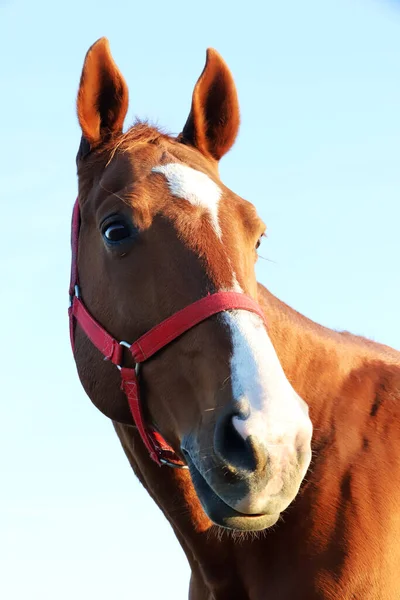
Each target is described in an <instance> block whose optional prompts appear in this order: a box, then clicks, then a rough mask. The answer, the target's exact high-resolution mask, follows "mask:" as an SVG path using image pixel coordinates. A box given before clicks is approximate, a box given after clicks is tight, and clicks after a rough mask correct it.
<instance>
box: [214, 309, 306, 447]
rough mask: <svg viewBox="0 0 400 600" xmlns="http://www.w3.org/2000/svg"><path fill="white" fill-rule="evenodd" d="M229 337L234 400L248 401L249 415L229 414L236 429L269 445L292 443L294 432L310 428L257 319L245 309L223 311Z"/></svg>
mask: <svg viewBox="0 0 400 600" xmlns="http://www.w3.org/2000/svg"><path fill="white" fill-rule="evenodd" d="M223 319H224V321H225V323H226V324H227V325H228V327H229V329H230V332H231V339H232V347H233V352H232V357H231V378H232V379H231V381H232V392H233V397H234V399H235V401H237V402H240V401H241V400H242V401H244V405H245V406H246V404H248V407H249V416H248V418H247V419H245V420H243V419H240V418H239V417H234V418H233V424H234V427H235V428H236V430H237V431H238V433H239V434H240V435H241V436H242V437H243V438H244V439H246V438H247V437H248V436H250V435H253V436H255V437H257V438H258V439H259V441H261V442H264V444H265V445H266V446H267V447H268V449H269V450H272V451H273V446H274V445H276V446H282V445H285V444H287V445H289V446H294V444H295V439H296V436H297V433H298V432H299V431H302V430H303V429H304V428H306V430H310V423H309V419H308V416H307V409H306V406H305V404H304V402H303V401H302V400H301V398H300V397H299V396H298V395H297V394H296V392H295V391H294V389H293V388H292V386H291V385H290V383H289V381H288V380H287V378H286V375H285V373H284V371H283V369H282V366H281V364H280V362H279V359H278V356H277V354H276V352H275V349H274V347H273V345H272V342H271V340H270V338H269V336H268V333H267V331H266V329H265V326H264V324H263V323H262V321H261V319H260V318H259V317H258V316H257V315H255V314H253V313H250V312H247V311H234V312H230V313H224V315H223Z"/></svg>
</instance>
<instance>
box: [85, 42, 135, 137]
mask: <svg viewBox="0 0 400 600" xmlns="http://www.w3.org/2000/svg"><path fill="white" fill-rule="evenodd" d="M127 110H128V87H127V85H126V83H125V80H124V78H123V76H122V74H121V72H120V71H119V69H118V67H117V65H116V64H115V62H114V59H113V57H112V55H111V51H110V46H109V43H108V40H107V39H106V38H101V39H100V40H98V41H97V42H95V43H94V44H93V46H91V48H89V50H88V52H87V54H86V58H85V62H84V65H83V69H82V75H81V81H80V86H79V91H78V98H77V112H78V120H79V124H80V126H81V129H82V135H83V137H84V138H85V140H86V141H87V142H88V143H89V144H90V146H96V145H98V144H99V143H101V142H102V141H104V140H105V138H106V137H107V136H109V135H110V134H114V133H119V132H121V131H122V127H123V124H124V120H125V117H126V113H127Z"/></svg>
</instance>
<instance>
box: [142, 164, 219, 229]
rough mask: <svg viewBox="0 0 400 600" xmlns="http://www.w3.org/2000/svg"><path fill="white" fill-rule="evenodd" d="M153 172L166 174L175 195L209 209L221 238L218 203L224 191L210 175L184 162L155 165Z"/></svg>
mask: <svg viewBox="0 0 400 600" xmlns="http://www.w3.org/2000/svg"><path fill="white" fill-rule="evenodd" d="M152 172H153V173H161V174H162V175H164V176H165V178H166V180H167V182H168V187H169V189H170V192H171V194H172V195H173V196H175V197H176V198H182V199H183V200H187V201H188V202H190V203H191V204H193V205H194V206H200V207H202V208H204V209H205V210H206V211H208V213H209V215H210V219H211V223H212V226H213V228H214V230H215V232H216V234H217V236H218V237H219V238H221V228H220V226H219V221H218V204H219V200H220V198H221V194H222V191H221V188H220V187H218V185H217V184H216V183H215V182H214V181H213V180H212V179H210V177H208V175H206V174H205V173H202V172H201V171H197V170H196V169H192V168H191V167H188V166H187V165H184V164H182V163H168V164H167V165H159V166H158V167H153V169H152Z"/></svg>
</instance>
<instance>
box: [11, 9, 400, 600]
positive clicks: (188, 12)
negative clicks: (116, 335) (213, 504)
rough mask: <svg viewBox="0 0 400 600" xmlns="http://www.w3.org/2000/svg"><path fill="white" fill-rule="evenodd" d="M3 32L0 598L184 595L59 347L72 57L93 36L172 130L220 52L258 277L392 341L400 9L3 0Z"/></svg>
mask: <svg viewBox="0 0 400 600" xmlns="http://www.w3.org/2000/svg"><path fill="white" fill-rule="evenodd" d="M0 34H1V35H0V50H1V56H2V76H1V79H0V87H1V100H0V103H1V106H2V111H1V112H2V123H1V138H2V143H1V147H0V165H1V167H0V170H1V192H2V193H1V196H2V235H1V244H2V251H1V254H0V261H1V272H2V285H3V292H2V300H1V302H2V313H3V326H2V339H3V343H2V348H1V353H2V357H1V364H2V369H3V383H4V387H3V392H2V393H3V401H2V418H1V421H0V473H1V480H2V481H1V493H0V565H1V572H2V576H1V578H0V597H1V598H5V599H7V600H22V599H24V600H26V599H28V600H54V599H57V600H67V599H68V600H70V598H76V600H80V599H82V600H83V599H85V600H86V599H87V598H96V599H97V600H105V599H107V600H109V599H110V598H118V599H119V600H128V599H132V598H134V597H141V598H142V597H143V598H149V600H152V599H153V598H156V597H158V596H159V595H160V594H163V598H164V599H165V600H172V599H173V600H176V599H178V598H185V597H186V596H187V584H188V568H187V566H186V563H185V558H184V556H183V554H182V552H181V550H180V548H179V546H178V544H177V542H176V541H175V538H174V536H173V534H172V532H171V531H170V529H169V526H168V524H167V523H166V522H165V520H164V518H163V517H162V516H161V515H160V514H159V511H158V509H156V508H155V507H154V506H153V504H152V501H151V500H150V499H149V498H147V496H146V493H145V492H144V491H143V490H142V488H141V487H140V485H139V484H138V483H137V481H136V480H135V477H134V475H133V474H132V473H131V471H130V468H129V466H128V464H127V461H126V459H125V457H124V455H123V453H122V450H121V449H120V447H119V442H118V440H117V438H116V436H115V434H114V432H113V429H112V426H111V424H110V422H108V420H107V419H106V418H105V417H104V416H103V415H101V414H100V413H98V412H97V411H96V409H95V408H94V407H93V406H92V405H91V403H90V401H89V400H88V399H87V398H86V396H85V394H84V392H83V390H82V389H81V387H80V384H79V381H78V378H77V375H76V372H75V366H74V363H73V360H72V357H71V351H70V347H69V339H68V324H67V318H66V308H67V288H68V278H69V261H70V251H69V235H70V232H69V224H70V213H71V208H72V204H73V201H74V198H75V196H76V176H75V154H76V150H77V147H78V143H79V137H80V134H79V129H78V125H77V122H76V118H75V108H74V103H75V95H76V91H77V86H78V81H79V76H80V70H81V66H82V61H83V58H84V55H85V52H86V50H87V48H88V47H89V46H90V45H91V44H92V43H93V42H94V41H95V40H96V39H97V38H98V37H100V36H102V35H106V36H107V37H108V38H109V40H110V43H111V48H112V51H113V54H114V57H115V59H116V60H117V62H118V64H119V66H120V68H121V69H122V71H123V73H124V75H125V77H126V79H127V82H128V84H129V87H130V99H131V101H130V110H129V119H128V120H129V121H133V119H134V117H135V115H138V116H141V117H149V118H150V119H152V120H153V121H157V122H158V123H160V124H161V125H163V126H164V127H165V128H166V129H167V130H169V131H170V132H172V133H178V132H179V131H180V129H181V127H182V126H183V124H184V122H185V119H186V116H187V113H188V110H189V105H190V98H191V93H192V88H193V85H194V83H195V81H196V79H197V77H198V75H199V74H200V72H201V69H202V67H203V64H204V59H205V50H206V48H207V47H208V46H213V47H215V48H216V49H217V50H219V52H221V54H222V55H223V56H224V58H225V60H226V61H227V63H228V64H229V66H230V67H231V70H232V72H233V74H234V77H235V80H236V83H237V86H238V91H239V97H240V102H241V109H242V128H241V132H240V135H239V138H238V141H237V144H236V146H235V148H234V149H233V150H232V151H231V153H230V154H229V155H228V156H227V157H226V158H225V159H224V160H223V161H222V164H221V175H222V178H223V180H224V182H225V183H226V185H228V186H229V187H231V188H232V189H233V190H234V191H235V192H237V193H239V194H241V195H242V196H244V197H245V198H247V199H249V200H251V201H252V202H254V203H255V205H256V206H257V207H258V209H259V212H260V214H261V215H262V217H263V218H264V220H265V221H266V223H267V224H268V235H269V237H268V240H267V241H266V242H265V243H264V244H263V247H262V251H261V253H262V254H263V255H264V256H265V257H266V258H267V259H268V260H260V261H259V265H258V275H259V279H260V280H261V281H262V282H263V283H264V284H265V285H267V287H269V289H270V290H271V291H272V292H273V293H275V294H276V295H278V296H279V297H280V298H281V299H283V300H285V301H286V302H287V303H289V304H291V305H292V306H293V307H295V308H296V309H297V310H299V311H300V312H303V313H305V314H306V315H307V316H310V317H311V318H313V319H314V320H316V321H319V322H321V323H323V324H325V325H328V326H330V327H334V328H338V329H347V330H351V331H353V332H356V333H360V334H362V335H367V336H368V337H371V338H373V339H376V340H379V341H382V342H385V343H387V344H390V345H392V346H394V347H396V348H400V324H399V323H400V320H399V318H398V313H399V306H400V284H399V277H398V261H399V252H400V242H399V235H398V228H399V222H400V202H399V189H400V169H399V142H400V110H399V109H400V69H399V64H400V9H399V6H398V3H396V2H393V1H392V2H390V1H389V0H387V1H385V0H380V1H378V0H374V1H372V0H363V1H361V0H325V1H324V2H321V1H320V0H303V1H302V2H298V0H291V1H286V2H284V1H282V2H272V1H269V0H265V1H261V0H259V1H258V2H255V1H254V0H247V1H246V2H244V3H237V4H235V3H232V2H227V1H226V2H225V1H221V2H215V0H213V1H210V0H203V1H202V2H201V3H189V2H187V1H185V2H183V1H175V2H170V3H165V2H160V1H159V0H154V1H153V2H151V3H142V4H137V3H132V2H128V1H126V2H118V1H117V0H116V1H114V2H107V3H106V2H103V1H98V0H97V1H94V0H92V1H87V2H85V3H82V2H77V0H70V1H69V2H67V3H61V4H60V3H54V2H48V1H46V2H44V1H42V0H36V1H35V2H28V1H27V0H25V2H21V1H20V2H18V1H16V2H14V1H12V0H9V1H7V0H6V1H4V0H0ZM155 539H157V547H158V550H159V553H158V556H159V560H158V564H157V567H156V568H154V567H153V566H152V565H153V564H154V561H153V557H154V540H155ZM149 583H150V590H151V591H145V590H148V589H149V587H148V586H149Z"/></svg>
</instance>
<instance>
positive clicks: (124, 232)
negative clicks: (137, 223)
mask: <svg viewBox="0 0 400 600" xmlns="http://www.w3.org/2000/svg"><path fill="white" fill-rule="evenodd" d="M103 235H104V237H105V238H106V240H107V241H108V242H121V241H122V240H125V239H126V238H128V237H130V236H131V230H130V228H129V227H128V226H127V225H125V223H112V224H110V225H108V226H107V227H105V228H104V230H103Z"/></svg>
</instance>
